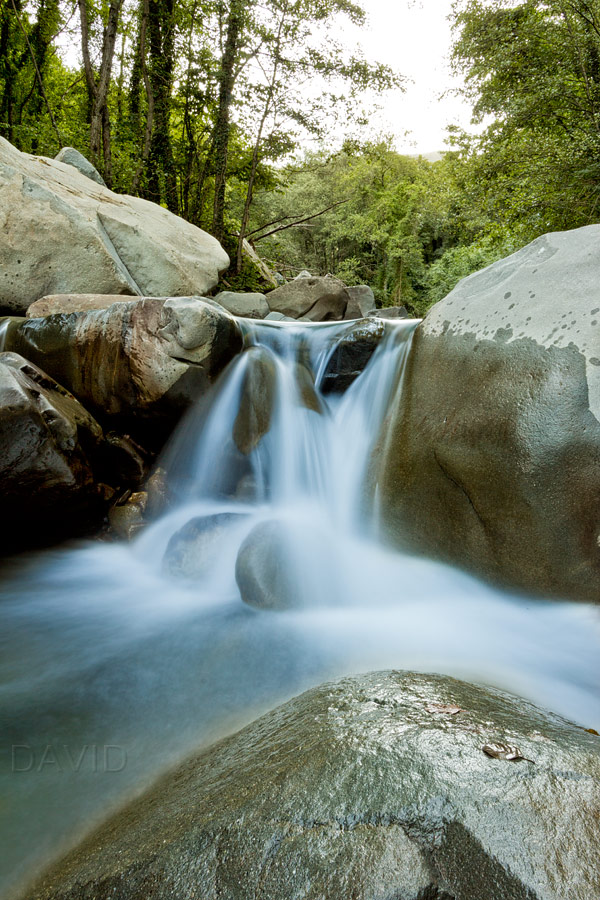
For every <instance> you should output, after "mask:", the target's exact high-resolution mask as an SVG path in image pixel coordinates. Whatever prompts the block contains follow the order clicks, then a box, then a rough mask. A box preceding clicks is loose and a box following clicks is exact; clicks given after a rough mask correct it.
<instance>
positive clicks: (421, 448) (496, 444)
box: [374, 225, 600, 602]
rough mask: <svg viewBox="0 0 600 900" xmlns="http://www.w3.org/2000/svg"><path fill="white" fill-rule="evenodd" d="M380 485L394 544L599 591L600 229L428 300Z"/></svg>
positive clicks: (552, 587) (561, 586)
mask: <svg viewBox="0 0 600 900" xmlns="http://www.w3.org/2000/svg"><path fill="white" fill-rule="evenodd" d="M374 480H375V481H376V482H378V485H379V489H378V496H379V508H380V510H381V517H382V523H383V527H384V531H386V532H387V534H388V536H389V538H390V539H391V540H392V541H393V542H395V543H396V544H399V545H401V546H405V547H409V548H411V549H413V550H416V551H418V552H423V551H424V552H426V553H429V554H431V555H432V556H436V557H442V558H444V559H446V560H450V561H452V562H455V563H458V564H460V565H462V566H465V567H467V568H469V569H471V570H474V571H475V572H477V573H479V574H481V575H483V576H486V577H488V578H492V579H494V580H496V581H499V582H501V583H503V584H505V585H509V586H512V587H515V588H518V589H520V590H526V591H534V592H537V593H542V594H546V595H555V596H564V597H567V598H574V599H582V600H592V601H595V602H597V601H598V600H599V599H600V505H599V504H598V497H599V496H600V226H598V225H591V226H588V227H586V228H581V229H578V230H576V231H568V232H562V233H556V234H548V235H545V236H544V237H541V238H538V239H537V240H536V241H534V242H533V243H532V244H529V246H527V247H525V248H524V249H523V250H520V251H519V252H518V253H515V254H513V255H512V256H509V257H508V258H507V259H504V260H501V261H500V262H496V263H494V264H493V265H491V266H489V267H488V268H486V269H484V270H483V271H481V272H477V273H476V274H474V275H471V276H469V277H468V278H466V279H464V280H463V281H461V282H460V284H459V285H458V286H457V287H456V288H455V289H454V290H453V291H452V293H450V294H449V295H448V296H447V297H446V298H445V299H444V300H442V301H441V302H440V303H438V304H436V305H435V306H434V307H433V308H432V310H431V311H430V312H429V314H428V315H427V317H426V319H425V321H424V322H423V324H422V325H421V326H420V328H418V329H417V331H416V333H415V339H414V344H413V348H412V352H411V355H410V358H409V361H408V369H407V372H406V378H405V382H404V390H403V393H402V394H401V395H399V396H398V397H397V400H396V402H395V405H394V407H393V409H392V411H391V418H390V421H389V423H388V425H387V426H386V428H385V429H384V433H383V434H382V436H381V440H380V444H379V449H378V452H377V456H376V459H375V462H374Z"/></svg>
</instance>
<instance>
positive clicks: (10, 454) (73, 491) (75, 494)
mask: <svg viewBox="0 0 600 900" xmlns="http://www.w3.org/2000/svg"><path fill="white" fill-rule="evenodd" d="M107 449H108V448H107V447H106V445H104V441H103V434H102V429H101V428H100V425H99V424H98V422H96V421H95V419H93V418H92V416H91V415H89V413H87V412H86V411H85V409H83V407H82V406H81V405H80V404H79V403H78V402H77V400H76V399H75V397H73V396H71V395H70V394H69V393H68V392H67V391H65V390H64V388H62V387H61V386H60V385H58V384H57V383H56V382H55V381H53V379H51V378H49V377H48V376H47V375H46V374H45V373H44V372H42V371H41V370H40V369H38V368H37V367H36V366H34V365H32V364H31V363H30V362H28V361H27V360H25V359H23V358H22V357H20V356H18V355H17V354H16V353H0V481H1V484H2V500H1V509H2V518H3V522H4V528H3V531H4V540H3V550H4V551H6V549H11V548H16V549H20V548H21V546H23V545H24V546H27V544H30V545H31V544H37V543H40V542H41V543H44V542H45V541H47V536H48V534H49V535H50V536H51V539H57V538H59V537H61V536H62V537H65V536H68V535H70V534H74V533H77V531H78V530H85V528H86V527H89V526H91V525H93V524H94V522H95V521H97V520H98V519H99V518H101V515H102V510H103V507H104V502H105V499H106V498H105V495H104V492H103V489H102V485H100V484H98V483H97V482H96V479H97V476H98V473H99V467H100V465H101V460H102V457H103V455H106V453H107Z"/></svg>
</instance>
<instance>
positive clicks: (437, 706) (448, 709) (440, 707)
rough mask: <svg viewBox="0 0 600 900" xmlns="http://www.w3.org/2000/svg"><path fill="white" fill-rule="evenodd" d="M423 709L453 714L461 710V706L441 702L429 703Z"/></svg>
mask: <svg viewBox="0 0 600 900" xmlns="http://www.w3.org/2000/svg"><path fill="white" fill-rule="evenodd" d="M425 709H426V710H427V712H429V713H443V714H444V715H446V716H455V715H456V714H457V713H459V712H462V707H460V706H445V705H444V704H443V703H430V704H429V706H426V707H425Z"/></svg>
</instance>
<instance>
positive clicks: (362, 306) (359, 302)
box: [344, 284, 375, 319]
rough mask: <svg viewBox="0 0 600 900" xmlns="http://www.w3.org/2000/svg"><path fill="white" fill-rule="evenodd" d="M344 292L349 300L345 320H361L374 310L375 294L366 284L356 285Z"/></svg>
mask: <svg viewBox="0 0 600 900" xmlns="http://www.w3.org/2000/svg"><path fill="white" fill-rule="evenodd" d="M346 290H347V292H348V297H349V298H350V299H349V300H348V307H347V309H346V314H345V316H344V318H345V319H362V317H363V316H368V315H369V313H371V312H373V311H374V310H375V294H374V293H373V291H372V289H371V288H370V287H369V285H368V284H357V285H354V286H352V287H347V288H346Z"/></svg>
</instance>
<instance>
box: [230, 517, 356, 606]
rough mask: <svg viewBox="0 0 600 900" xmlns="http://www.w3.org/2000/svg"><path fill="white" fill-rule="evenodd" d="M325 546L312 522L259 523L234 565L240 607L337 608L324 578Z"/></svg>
mask: <svg viewBox="0 0 600 900" xmlns="http://www.w3.org/2000/svg"><path fill="white" fill-rule="evenodd" d="M330 543H331V542H330V535H329V534H328V533H326V532H325V531H323V530H322V529H321V528H319V527H317V526H315V525H314V523H312V522H311V523H310V526H308V525H307V524H302V523H300V524H299V523H296V522H291V521H288V520H286V519H283V518H282V519H267V520H266V521H263V522H259V523H258V524H257V525H255V526H254V528H253V529H252V530H251V531H250V533H249V534H248V536H247V537H246V539H245V540H244V541H243V543H242V545H241V546H240V549H239V552H238V556H237V560H236V564H235V578H236V582H237V585H238V588H239V591H240V596H241V598H242V600H243V602H244V603H246V604H247V605H248V606H252V607H254V608H255V609H261V610H285V609H301V608H306V607H324V606H327V605H329V606H330V605H337V602H339V598H336V597H335V596H333V592H334V587H333V586H332V585H331V584H330V578H329V571H330V567H331V565H332V556H331V551H330Z"/></svg>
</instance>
